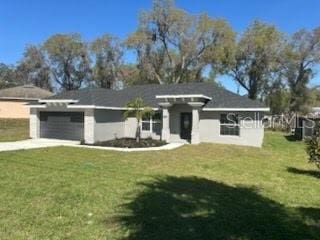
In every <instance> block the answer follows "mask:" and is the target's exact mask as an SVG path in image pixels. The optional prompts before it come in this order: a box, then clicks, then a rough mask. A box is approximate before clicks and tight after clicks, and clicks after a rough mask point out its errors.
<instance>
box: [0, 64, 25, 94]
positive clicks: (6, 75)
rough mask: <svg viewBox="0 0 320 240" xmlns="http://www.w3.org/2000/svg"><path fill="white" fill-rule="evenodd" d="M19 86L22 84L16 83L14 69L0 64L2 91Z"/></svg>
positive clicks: (0, 86)
mask: <svg viewBox="0 0 320 240" xmlns="http://www.w3.org/2000/svg"><path fill="white" fill-rule="evenodd" d="M19 84H20V82H18V81H16V77H15V69H14V67H13V66H8V65H6V64H4V63H0V89H2V88H8V87H14V86H16V85H19Z"/></svg>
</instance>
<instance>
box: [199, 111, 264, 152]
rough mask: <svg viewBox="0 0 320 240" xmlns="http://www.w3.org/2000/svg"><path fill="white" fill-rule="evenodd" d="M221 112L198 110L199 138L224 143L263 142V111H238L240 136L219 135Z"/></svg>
mask: <svg viewBox="0 0 320 240" xmlns="http://www.w3.org/2000/svg"><path fill="white" fill-rule="evenodd" d="M221 113H222V112H205V111H202V112H200V126H199V127H200V140H201V142H214V143H224V144H237V145H247V146H255V147H260V146H261V145H262V143H263V137H264V129H263V125H262V118H263V113H255V112H238V113H237V114H238V115H239V117H240V118H241V119H242V120H241V121H240V136H223V135H220V114H221Z"/></svg>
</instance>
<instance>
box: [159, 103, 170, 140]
mask: <svg viewBox="0 0 320 240" xmlns="http://www.w3.org/2000/svg"><path fill="white" fill-rule="evenodd" d="M159 105H160V106H161V107H162V131H161V139H162V140H163V141H166V142H170V114H169V107H171V104H170V103H167V102H165V103H159Z"/></svg>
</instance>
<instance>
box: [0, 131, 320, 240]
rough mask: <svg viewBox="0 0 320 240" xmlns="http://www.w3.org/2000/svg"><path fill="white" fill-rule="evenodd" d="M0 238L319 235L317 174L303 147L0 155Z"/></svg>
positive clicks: (181, 239) (269, 138)
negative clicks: (309, 162)
mask: <svg viewBox="0 0 320 240" xmlns="http://www.w3.org/2000/svg"><path fill="white" fill-rule="evenodd" d="M0 186H1V191H0V216H1V217H0V239H1V240H6V239H14V240H18V239H41V240H42V239H57V240H58V239H77V240H79V239H80V240H81V239H83V240H89V239H90V240H91V239H130V240H143V239H144V240H189V239H190V240H191V239H192V240H193V239H199V240H200V239H204V240H207V239H226V240H235V239H244V240H256V239H257V240H263V239H271V240H280V239H281V240H284V239H290V240H294V239H299V240H300V239H320V173H319V171H318V170H316V168H315V167H314V165H312V164H308V163H307V156H306V154H305V151H304V145H303V143H301V142H294V141H291V139H290V138H288V139H286V138H285V137H284V136H282V135H281V134H279V133H271V132H268V133H266V139H265V144H264V147H263V148H262V149H258V148H249V147H236V146H226V145H218V144H200V145H199V146H191V145H188V146H184V147H182V148H179V149H176V150H173V151H161V152H137V153H119V152H112V151H103V150H92V149H79V148H71V147H56V148H47V149H39V150H28V151H16V152H3V153H0Z"/></svg>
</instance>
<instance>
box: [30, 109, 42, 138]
mask: <svg viewBox="0 0 320 240" xmlns="http://www.w3.org/2000/svg"><path fill="white" fill-rule="evenodd" d="M29 124H30V127H29V131H30V138H33V139H37V138H39V137H40V119H39V111H38V109H36V108H31V109H30V120H29Z"/></svg>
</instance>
